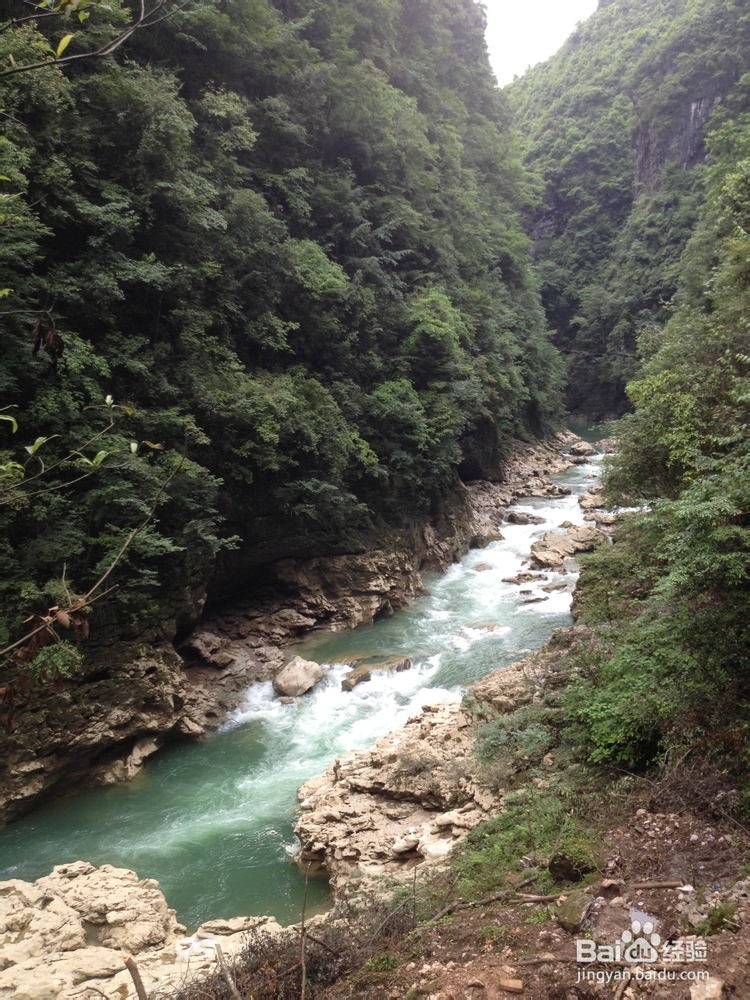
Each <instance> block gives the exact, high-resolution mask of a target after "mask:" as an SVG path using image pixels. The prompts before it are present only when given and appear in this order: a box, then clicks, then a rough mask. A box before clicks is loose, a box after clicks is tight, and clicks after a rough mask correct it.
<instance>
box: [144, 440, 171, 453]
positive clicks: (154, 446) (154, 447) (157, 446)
mask: <svg viewBox="0 0 750 1000" xmlns="http://www.w3.org/2000/svg"><path fill="white" fill-rule="evenodd" d="M143 443H144V444H145V445H146V447H147V448H151V449H152V450H153V451H164V449H165V447H166V445H163V444H154V443H153V442H152V441H144V442H143Z"/></svg>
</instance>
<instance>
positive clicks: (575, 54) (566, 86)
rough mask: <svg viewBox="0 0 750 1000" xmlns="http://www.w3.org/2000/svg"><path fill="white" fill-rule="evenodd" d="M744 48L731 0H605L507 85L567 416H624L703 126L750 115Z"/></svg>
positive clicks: (689, 217) (672, 289)
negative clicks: (532, 175)
mask: <svg viewBox="0 0 750 1000" xmlns="http://www.w3.org/2000/svg"><path fill="white" fill-rule="evenodd" d="M749 43H750V17H749V16H748V13H747V11H746V9H745V7H744V6H743V5H741V4H736V3H734V2H732V0H707V2H700V3H698V2H696V0H645V2H644V0H613V2H611V3H607V4H606V5H601V6H600V9H599V10H597V11H596V12H595V13H594V14H593V15H592V16H591V17H590V18H589V19H588V20H587V21H586V22H585V23H584V24H582V25H580V26H579V27H578V29H577V30H576V31H575V32H574V34H573V35H572V36H571V37H570V38H569V39H568V41H567V42H566V44H565V45H564V46H563V48H562V49H561V50H560V52H558V53H557V55H556V56H554V57H553V58H552V59H551V60H549V61H548V62H547V63H544V64H543V65H540V66H537V67H535V68H534V69H532V70H530V71H529V72H528V73H527V74H526V75H525V76H524V77H523V78H522V79H521V80H519V81H518V82H516V83H514V84H513V85H512V86H511V88H510V90H509V98H510V100H511V103H512V104H513V106H514V107H515V108H516V109H517V113H518V119H519V125H520V127H521V129H522V132H523V133H524V142H525V145H526V159H527V162H528V164H529V165H530V166H531V167H532V168H533V169H534V170H536V171H538V173H539V175H540V178H541V181H542V182H543V193H542V195H541V200H540V203H539V204H538V205H537V206H536V208H535V209H534V211H533V213H532V218H531V228H532V232H533V234H534V241H535V243H534V253H535V258H536V262H537V271H538V275H539V279H540V282H541V292H542V299H543V302H544V305H545V309H546V312H547V317H548V320H549V322H550V325H551V326H552V327H553V329H554V330H555V332H556V336H555V343H556V344H557V345H558V346H559V347H560V349H561V350H562V351H563V352H564V353H565V354H566V355H567V357H568V399H569V403H570V405H571V407H572V408H573V409H577V410H581V411H582V412H584V413H588V414H592V415H596V416H601V415H603V414H607V413H614V412H622V411H623V410H625V409H626V408H627V399H626V398H625V393H624V387H625V384H626V383H627V382H628V381H629V380H631V379H632V378H633V377H634V376H635V375H636V374H637V372H638V357H637V347H636V345H637V339H638V336H639V335H640V334H641V333H642V332H643V331H644V330H646V329H648V327H649V326H651V325H652V324H654V323H658V324H663V323H665V322H666V320H667V319H668V318H669V315H670V300H672V299H673V298H674V297H675V295H676V294H677V293H678V290H679V288H680V285H684V282H683V280H682V279H683V276H684V262H683V261H682V259H681V258H682V254H683V251H684V249H685V247H686V245H687V243H688V241H689V240H690V239H691V235H692V234H693V232H694V231H695V229H696V226H697V224H698V220H699V212H700V208H701V204H702V202H703V199H704V188H703V178H704V174H705V172H706V167H705V163H704V159H705V157H704V149H703V142H704V138H705V135H706V129H707V127H708V128H710V127H711V126H712V124H713V123H714V122H715V121H716V120H720V119H721V117H722V110H721V109H722V108H724V107H727V106H730V107H731V106H732V105H733V104H736V103H737V102H740V103H741V104H742V105H743V107H744V108H745V110H747V108H748V107H750V105H749V104H748V102H747V87H746V85H743V84H742V83H741V77H742V75H743V73H746V72H747V71H748V69H750V62H749V58H750V57H749V55H748V53H750V44H749ZM722 102H723V104H722ZM717 107H718V108H719V111H718V112H717V111H715V109H716V108H717ZM723 141H724V142H731V141H732V138H731V136H730V134H729V133H725V138H724V140H723ZM744 155H747V153H745V154H744ZM715 170H716V168H715V166H711V167H710V168H709V172H714V173H715Z"/></svg>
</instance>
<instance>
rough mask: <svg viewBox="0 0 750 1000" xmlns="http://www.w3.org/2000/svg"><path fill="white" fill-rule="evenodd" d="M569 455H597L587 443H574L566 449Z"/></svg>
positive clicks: (593, 448) (594, 449)
mask: <svg viewBox="0 0 750 1000" xmlns="http://www.w3.org/2000/svg"><path fill="white" fill-rule="evenodd" d="M568 451H569V452H570V454H571V455H598V454H599V453H598V452H597V450H596V448H595V447H594V446H593V444H589V443H588V441H574V442H573V444H572V445H570V447H569V448H568Z"/></svg>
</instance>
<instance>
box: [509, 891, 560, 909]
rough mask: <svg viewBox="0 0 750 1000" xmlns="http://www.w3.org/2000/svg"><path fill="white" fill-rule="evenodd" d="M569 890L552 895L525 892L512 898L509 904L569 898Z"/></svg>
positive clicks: (545, 901)
mask: <svg viewBox="0 0 750 1000" xmlns="http://www.w3.org/2000/svg"><path fill="white" fill-rule="evenodd" d="M569 895H570V893H569V892H556V893H554V894H553V895H551V896H527V895H526V894H525V893H524V894H523V895H521V896H520V897H519V898H518V899H512V900H510V902H509V903H508V905H509V906H520V905H521V904H523V903H554V902H555V900H557V899H567V898H568V896H569Z"/></svg>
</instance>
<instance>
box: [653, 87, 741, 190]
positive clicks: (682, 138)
mask: <svg viewBox="0 0 750 1000" xmlns="http://www.w3.org/2000/svg"><path fill="white" fill-rule="evenodd" d="M733 83H734V80H733V79H732V78H731V77H726V76H725V77H723V78H719V79H715V78H709V79H706V80H701V81H698V82H696V83H694V84H693V85H692V87H691V88H690V90H689V91H688V92H687V93H685V94H684V95H683V96H682V97H681V99H680V101H679V103H678V104H677V106H676V107H675V108H674V109H673V111H672V113H671V115H670V121H669V126H668V127H667V128H666V129H662V130H661V131H657V130H655V129H653V128H652V127H651V126H650V124H649V123H648V122H643V121H641V122H639V124H638V126H637V127H636V129H635V132H634V136H633V145H634V149H635V191H636V192H637V193H646V194H653V193H654V192H655V191H657V190H658V188H659V187H660V185H661V182H662V178H663V171H664V168H665V167H666V165H667V164H668V163H676V164H679V166H680V168H681V169H683V170H690V169H692V168H693V167H695V166H697V165H698V164H699V163H702V162H704V161H705V159H706V147H705V135H706V125H707V124H708V122H709V120H710V118H711V115H712V114H713V113H714V111H715V110H716V108H717V107H719V105H720V104H721V103H722V101H724V100H725V98H726V97H727V94H728V93H729V92H730V91H731V89H732V85H733Z"/></svg>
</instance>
